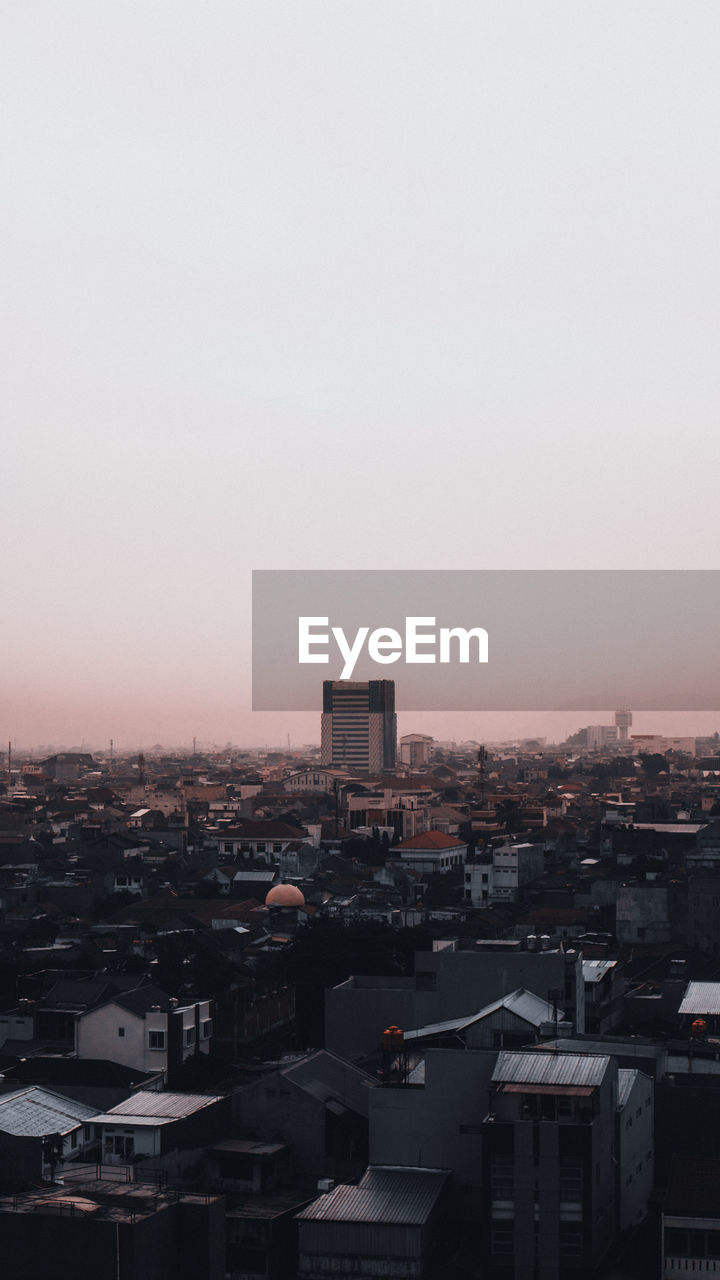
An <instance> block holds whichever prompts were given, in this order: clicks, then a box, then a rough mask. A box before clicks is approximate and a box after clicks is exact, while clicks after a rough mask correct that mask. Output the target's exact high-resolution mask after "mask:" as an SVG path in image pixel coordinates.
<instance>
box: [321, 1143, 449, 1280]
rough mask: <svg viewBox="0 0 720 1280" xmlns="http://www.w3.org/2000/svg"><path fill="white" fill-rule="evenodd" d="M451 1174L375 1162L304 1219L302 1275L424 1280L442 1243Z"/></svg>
mask: <svg viewBox="0 0 720 1280" xmlns="http://www.w3.org/2000/svg"><path fill="white" fill-rule="evenodd" d="M448 1178H449V1174H448V1171H447V1170H446V1169H425V1168H422V1169H408V1168H393V1167H386V1166H376V1165H375V1166H373V1165H371V1166H370V1167H369V1168H368V1169H367V1170H366V1172H365V1174H364V1175H363V1177H362V1179H361V1180H360V1182H359V1184H358V1185H357V1186H346V1185H341V1186H339V1187H335V1188H334V1189H333V1190H332V1191H330V1192H328V1193H326V1194H325V1195H321V1196H319V1197H318V1199H317V1200H315V1201H314V1202H313V1203H312V1204H310V1205H308V1207H307V1208H306V1209H303V1211H302V1213H300V1214H298V1217H297V1224H298V1277H300V1280H326V1277H327V1276H328V1275H333V1276H337V1277H344V1276H347V1277H353V1280H365V1277H368V1278H369V1277H371V1276H379V1275H390V1276H402V1277H405V1278H406V1280H421V1277H422V1276H423V1275H424V1274H425V1272H426V1269H427V1266H428V1263H429V1261H430V1259H431V1258H432V1255H433V1252H434V1249H435V1248H436V1247H437V1243H438V1233H437V1226H438V1220H439V1217H440V1211H441V1202H442V1196H443V1192H444V1191H445V1189H446V1186H447V1183H448Z"/></svg>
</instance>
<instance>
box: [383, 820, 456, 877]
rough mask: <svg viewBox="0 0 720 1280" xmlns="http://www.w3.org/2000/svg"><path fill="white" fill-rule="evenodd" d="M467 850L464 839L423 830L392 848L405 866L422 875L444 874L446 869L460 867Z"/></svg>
mask: <svg viewBox="0 0 720 1280" xmlns="http://www.w3.org/2000/svg"><path fill="white" fill-rule="evenodd" d="M467 851H468V846H467V844H466V842H465V841H464V840H459V839H458V838H457V836H449V835H445V833H444V832H442V831H424V832H422V834H421V835H417V836H410V837H409V838H408V839H407V840H402V841H401V842H400V844H399V845H396V846H395V848H394V849H393V853H394V854H396V855H398V856H399V857H400V858H402V861H403V863H404V864H405V865H406V866H408V867H409V868H410V869H411V870H412V871H418V872H419V873H420V875H424V876H429V875H434V874H436V873H437V874H439V875H446V874H447V872H448V871H453V870H455V868H457V867H462V866H463V865H464V863H465V859H466V857H467Z"/></svg>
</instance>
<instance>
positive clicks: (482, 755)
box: [477, 747, 488, 809]
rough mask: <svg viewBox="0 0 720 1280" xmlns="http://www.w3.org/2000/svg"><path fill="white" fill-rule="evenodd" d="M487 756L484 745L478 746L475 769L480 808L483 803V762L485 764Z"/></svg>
mask: <svg viewBox="0 0 720 1280" xmlns="http://www.w3.org/2000/svg"><path fill="white" fill-rule="evenodd" d="M487 758H488V753H487V751H486V750H485V747H479V748H478V764H477V769H478V790H479V792H480V808H481V809H482V807H483V805H484V803H485V764H486V761H487Z"/></svg>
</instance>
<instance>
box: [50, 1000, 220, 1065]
mask: <svg viewBox="0 0 720 1280" xmlns="http://www.w3.org/2000/svg"><path fill="white" fill-rule="evenodd" d="M211 1037H212V1018H211V1014H210V1002H209V1001H208V1000H197V1001H193V1002H192V1003H189V1004H184V1005H181V1004H180V1003H179V1001H177V1000H175V999H173V998H172V997H170V996H167V995H166V994H165V992H164V991H160V990H159V988H157V987H154V986H152V985H147V986H142V987H138V988H136V990H134V991H125V992H121V993H118V994H116V995H113V996H112V998H111V999H109V1000H107V1001H106V1002H105V1003H103V1004H101V1005H99V1006H98V1007H97V1008H94V1009H89V1010H87V1011H86V1012H84V1013H81V1014H80V1015H79V1016H78V1018H77V1021H76V1024H75V1049H76V1053H77V1055H78V1057H80V1058H107V1059H109V1060H110V1061H111V1062H120V1063H123V1064H124V1065H125V1066H128V1067H137V1068H138V1070H139V1071H153V1072H155V1071H165V1072H167V1073H168V1075H169V1076H171V1075H172V1072H173V1070H174V1069H177V1068H179V1067H180V1066H181V1065H182V1063H183V1062H184V1061H185V1060H186V1058H189V1057H190V1056H191V1055H193V1054H195V1053H201V1054H207V1053H209V1052H210V1039H211Z"/></svg>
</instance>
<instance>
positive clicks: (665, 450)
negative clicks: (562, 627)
mask: <svg viewBox="0 0 720 1280" xmlns="http://www.w3.org/2000/svg"><path fill="white" fill-rule="evenodd" d="M373 14H375V15H376V16H377V18H378V21H373V20H371V19H372V15H373ZM380 15H381V16H382V21H379V19H380ZM719 35H720V14H719V13H718V10H717V7H716V6H715V5H712V4H710V3H699V4H695V5H693V7H692V21H690V22H689V21H688V20H687V11H686V10H685V11H681V10H680V9H678V7H677V6H675V5H671V4H667V3H654V4H653V5H652V6H651V5H649V4H642V3H641V4H637V5H633V6H627V5H625V4H620V3H609V4H605V5H603V6H601V7H597V6H595V7H593V6H577V5H574V4H569V3H567V0H565V2H563V3H560V2H558V0H555V2H553V0H548V2H547V3H544V4H542V5H537V4H536V3H534V2H533V3H509V4H508V3H502V4H493V3H491V4H483V5H476V4H467V3H450V4H444V5H442V6H436V5H428V4H423V3H421V4H419V5H418V4H417V3H413V4H412V5H410V4H408V3H402V2H401V3H396V4H393V5H391V6H382V9H380V7H379V6H373V5H369V6H368V5H367V4H363V5H360V4H355V3H348V4H343V5H342V6H338V5H335V4H328V3H313V2H312V0H305V3H303V4H302V5H297V4H294V3H293V4H290V3H281V2H277V3H263V4H261V5H258V4H255V5H253V4H250V5H243V6H241V7H238V6H237V5H236V4H234V3H230V2H229V0H217V2H215V3H212V4H210V5H209V6H203V7H202V9H200V8H199V7H198V6H197V5H194V4H191V3H187V2H184V0H179V2H176V3H174V4H173V5H172V6H170V5H168V4H166V3H159V4H155V5H151V6H148V5H145V4H140V3H139V2H137V0H134V2H130V3H127V4H123V5H122V6H117V7H116V6H98V5H96V4H94V3H91V2H90V0H71V2H70V3H68V4H64V5H62V6H58V5H56V4H54V3H50V2H49V0H39V2H38V3H34V4H32V5H28V6H16V7H15V8H14V9H13V10H12V12H11V13H9V14H8V15H7V17H6V22H5V26H4V37H3V50H2V54H1V55H0V56H1V57H2V59H3V84H4V96H5V110H4V113H3V115H4V120H5V122H6V123H5V125H4V133H5V137H4V145H5V153H6V157H7V163H8V171H9V173H10V174H11V181H9V182H8V184H7V190H6V199H5V201H4V202H3V208H2V211H1V212H0V226H1V227H2V235H3V241H4V244H5V246H6V254H5V267H4V288H3V292H4V296H5V297H6V299H8V300H10V299H11V300H12V305H8V306H7V307H6V308H5V311H4V320H3V330H2V339H3V344H4V348H5V352H6V359H5V361H4V372H3V404H4V418H5V424H6V425H5V433H4V436H5V438H4V445H3V467H2V470H3V478H4V479H5V485H4V491H5V492H4V497H3V507H2V522H3V529H4V531H3V536H2V544H1V545H2V547H3V557H2V561H3V563H2V570H1V571H0V574H1V577H2V600H3V626H2V632H1V636H0V647H1V649H2V668H3V675H4V680H3V686H4V687H3V693H2V704H1V705H0V726H1V731H2V734H3V736H5V737H8V736H9V737H12V738H15V739H17V741H18V743H20V744H24V745H28V746H29V745H32V744H34V743H43V742H48V741H53V742H74V743H77V742H80V741H83V740H85V741H87V742H92V743H101V742H104V741H107V740H108V739H109V738H110V737H111V736H112V737H114V738H115V739H116V740H117V741H118V742H124V743H127V744H141V743H142V744H147V743H153V742H155V741H161V742H173V743H177V742H183V741H184V742H186V743H189V742H190V741H191V739H192V736H193V735H197V736H198V737H199V738H202V739H204V740H209V741H221V742H224V741H226V740H227V739H232V740H235V741H243V742H248V743H263V742H271V741H285V740H286V737H287V734H288V733H290V734H291V737H292V739H293V740H300V741H311V740H313V738H314V737H316V735H317V722H316V719H315V718H314V717H312V716H306V717H302V718H299V719H297V720H295V719H292V720H290V719H289V718H288V717H283V716H281V715H280V716H276V715H272V716H270V715H268V716H258V715H255V716H253V715H252V713H251V712H250V698H249V653H250V651H249V622H250V618H249V600H250V590H249V578H250V569H251V568H253V567H260V568H263V567H264V568H302V567H312V568H363V567H366V568H378V567H382V568H387V567H390V568H420V567H422V568H433V567H434V568H439V569H445V568H451V567H452V568H458V567H461V568H462V567H466V568H476V567H492V568H517V567H524V568H570V567H582V568H629V567H636V568H640V567H647V568H673V567H674V568H712V567H714V565H715V561H716V551H715V546H716V537H715V514H714V513H715V506H716V504H715V492H714V491H715V476H716V474H717V464H718V448H719V446H718V437H717V430H716V425H717V403H718V376H719V373H718V364H717V359H716V350H715V348H716V343H715V341H714V334H715V332H716V331H717V321H718V298H719V297H720V288H719V287H718V286H719V284H720V280H719V278H718V277H719V274H720V272H719V267H720V261H719V248H718V237H717V225H718V214H719V212H720V210H719V209H718V204H719V197H720V181H719V179H718V175H717V169H716V166H713V165H709V164H708V157H710V156H712V155H713V154H714V150H715V142H716V132H717V124H718V119H717V117H718V109H717V108H718V104H717V92H716V70H717V51H718V36H719ZM399 700H400V705H402V698H401V695H400V698H399ZM711 720H712V717H711ZM581 722H582V721H581V720H580V719H577V718H576V717H572V716H571V717H564V718H563V719H562V722H559V721H554V720H549V719H548V720H537V719H536V718H534V717H533V721H532V723H530V722H529V721H528V720H527V719H525V720H523V719H522V718H521V719H520V720H517V721H513V722H512V723H511V722H510V721H509V720H507V719H506V718H503V719H501V720H498V719H496V718H495V717H492V716H490V717H487V718H484V719H483V722H481V723H478V721H476V720H475V719H473V718H472V717H469V718H468V723H467V724H465V722H464V720H463V718H462V717H454V718H453V720H452V722H450V721H446V720H445V719H443V718H436V717H434V718H433V720H432V722H430V721H428V722H427V723H426V724H423V726H422V727H423V728H427V729H428V731H429V732H433V733H436V734H437V735H439V736H442V737H451V736H452V737H459V738H461V737H466V736H471V737H480V736H486V735H487V736H489V737H503V736H512V735H513V733H515V732H519V733H526V732H530V733H534V732H542V733H543V734H546V733H547V734H548V735H549V736H551V737H553V736H562V735H563V734H564V733H566V732H570V731H572V729H573V728H575V727H576V726H577V724H578V723H581ZM416 723H417V721H416V718H415V717H413V722H412V725H411V726H410V727H414V726H415V724H416ZM638 723H641V722H640V721H638ZM642 723H643V725H644V724H645V723H647V725H648V727H649V728H651V729H652V728H653V727H660V728H662V729H663V730H666V731H668V732H672V731H673V730H676V729H677V730H678V731H680V730H682V728H683V727H685V726H684V725H681V724H680V720H679V719H678V717H673V718H672V720H663V723H662V725H658V724H657V721H655V720H653V721H647V722H644V721H643V722H642ZM714 727H715V723H714V722H712V724H711V723H710V722H708V723H707V724H706V723H704V722H703V723H700V718H698V719H695V720H694V721H693V728H697V730H698V731H702V730H703V729H705V728H707V729H708V730H710V729H714Z"/></svg>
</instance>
